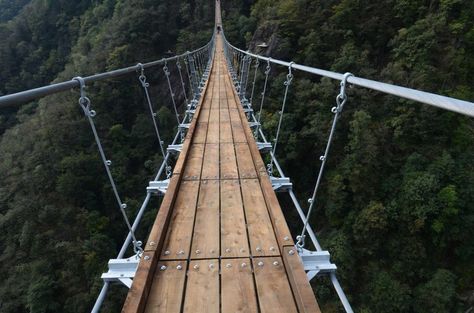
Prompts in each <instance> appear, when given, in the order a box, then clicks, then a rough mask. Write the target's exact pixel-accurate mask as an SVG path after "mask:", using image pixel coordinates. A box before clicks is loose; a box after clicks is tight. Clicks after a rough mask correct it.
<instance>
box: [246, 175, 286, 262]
mask: <svg viewBox="0 0 474 313" xmlns="http://www.w3.org/2000/svg"><path fill="white" fill-rule="evenodd" d="M240 185H241V189H242V198H243V203H244V210H245V216H246V218H247V228H248V232H249V241H250V248H251V249H252V250H251V251H252V252H251V253H252V255H254V256H272V255H279V254H280V249H279V248H278V243H277V240H276V238H275V233H274V231H273V226H272V222H271V220H270V217H269V215H268V210H267V206H266V204H265V199H264V198H263V194H262V190H261V189H260V184H259V182H258V180H257V179H241V180H240Z"/></svg>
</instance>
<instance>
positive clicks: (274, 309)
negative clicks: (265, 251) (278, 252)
mask: <svg viewBox="0 0 474 313" xmlns="http://www.w3.org/2000/svg"><path fill="white" fill-rule="evenodd" d="M253 268H254V275H255V283H256V285H257V294H258V303H259V304H260V312H261V313H297V312H298V310H297V308H296V305H295V300H294V299H293V294H292V292H291V288H290V284H289V283H288V278H287V276H286V272H285V269H284V266H283V264H282V260H281V258H280V257H270V258H254V259H253Z"/></svg>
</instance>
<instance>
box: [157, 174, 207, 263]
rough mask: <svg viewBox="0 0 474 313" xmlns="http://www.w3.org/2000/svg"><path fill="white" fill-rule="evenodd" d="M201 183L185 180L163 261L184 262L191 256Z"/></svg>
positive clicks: (165, 246) (171, 221)
mask: <svg viewBox="0 0 474 313" xmlns="http://www.w3.org/2000/svg"><path fill="white" fill-rule="evenodd" d="M198 190H199V181H194V180H191V181H186V180H183V181H182V182H181V185H180V187H179V191H178V196H177V198H176V202H175V205H174V207H173V214H172V216H171V220H170V222H169V224H170V225H171V227H169V228H168V233H167V235H166V239H165V242H164V244H163V250H162V252H161V259H162V260H183V259H187V258H188V256H189V250H190V248H191V238H192V235H193V225H194V215H195V213H196V203H197V198H198Z"/></svg>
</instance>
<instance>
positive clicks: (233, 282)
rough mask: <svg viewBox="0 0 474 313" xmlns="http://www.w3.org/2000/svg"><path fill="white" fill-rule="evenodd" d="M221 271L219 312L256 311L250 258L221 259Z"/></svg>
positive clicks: (250, 312) (246, 312)
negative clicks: (220, 304)
mask: <svg viewBox="0 0 474 313" xmlns="http://www.w3.org/2000/svg"><path fill="white" fill-rule="evenodd" d="M221 273H222V274H221V290H222V291H221V303H222V311H221V312H222V313H255V312H258V310H257V297H256V294H255V286H254V282H253V275H252V266H251V262H250V259H248V258H244V259H225V260H222V268H221Z"/></svg>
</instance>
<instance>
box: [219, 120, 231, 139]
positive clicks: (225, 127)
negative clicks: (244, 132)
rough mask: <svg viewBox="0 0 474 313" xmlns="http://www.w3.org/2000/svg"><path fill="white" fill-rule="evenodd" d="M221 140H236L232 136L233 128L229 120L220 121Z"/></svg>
mask: <svg viewBox="0 0 474 313" xmlns="http://www.w3.org/2000/svg"><path fill="white" fill-rule="evenodd" d="M220 132H221V134H220V142H221V143H223V142H229V143H232V142H233V141H234V139H233V136H232V128H231V126H230V123H229V122H221V123H220Z"/></svg>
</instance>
